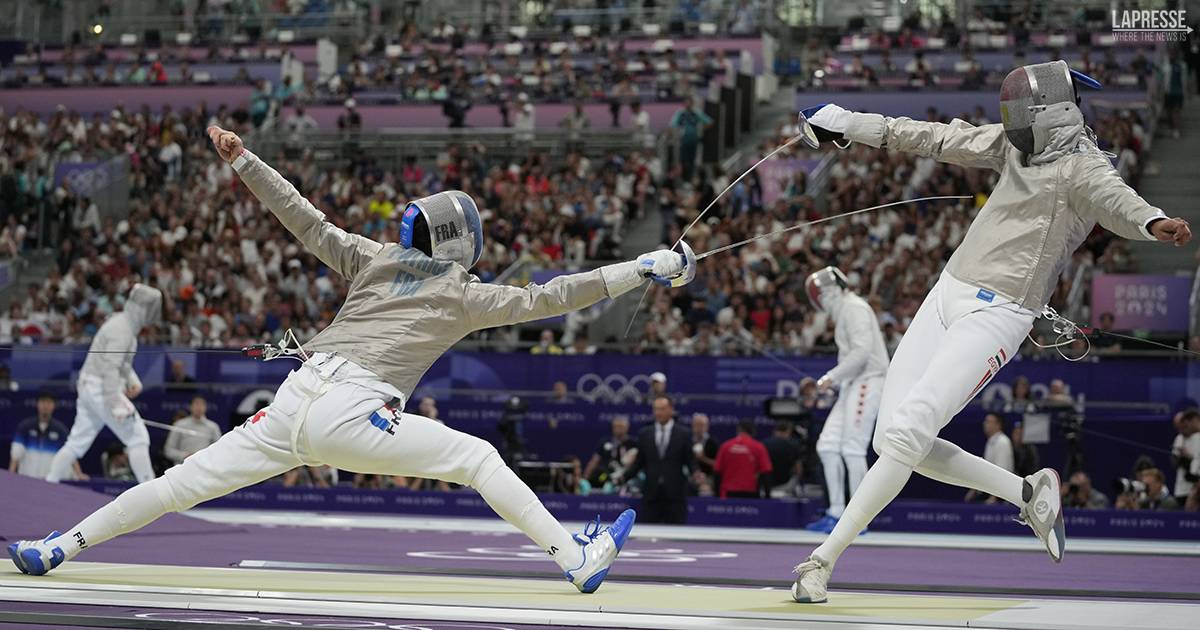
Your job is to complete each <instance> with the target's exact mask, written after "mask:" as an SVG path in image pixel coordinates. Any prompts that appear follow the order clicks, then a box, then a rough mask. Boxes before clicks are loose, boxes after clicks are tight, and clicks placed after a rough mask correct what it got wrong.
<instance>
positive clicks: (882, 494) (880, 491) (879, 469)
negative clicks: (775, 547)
mask: <svg viewBox="0 0 1200 630" xmlns="http://www.w3.org/2000/svg"><path fill="white" fill-rule="evenodd" d="M910 476H912V469H911V468H909V467H908V466H906V465H904V464H902V463H900V462H899V461H897V460H895V459H892V458H891V457H888V456H887V455H882V456H880V458H879V461H877V462H875V465H874V466H872V467H871V469H870V470H868V471H867V474H866V475H865V476H864V477H863V480H862V484H860V485H859V486H858V491H857V492H855V493H854V496H852V497H850V504H849V505H847V506H846V510H845V511H844V512H842V517H841V518H840V519H839V520H838V524H837V526H836V527H834V528H833V533H832V534H830V535H829V537H828V538H826V539H825V542H823V543H821V546H820V547H817V548H816V550H815V551H813V554H812V555H814V556H816V557H818V558H820V559H821V560H823V561H825V562H826V563H827V564H829V565H830V566H832V565H833V564H834V563H836V562H837V560H838V558H839V557H841V555H842V552H843V551H845V550H846V547H849V546H850V543H851V542H853V541H854V539H855V537H857V536H858V533H859V532H861V531H862V530H863V528H864V527H866V526H867V524H868V523H870V522H871V519H873V518H875V515H876V514H879V511H880V510H882V509H883V508H884V507H887V504H888V503H891V502H892V499H895V498H896V495H898V494H900V490H901V489H902V488H904V484H905V483H907V482H908V478H909V477H910Z"/></svg>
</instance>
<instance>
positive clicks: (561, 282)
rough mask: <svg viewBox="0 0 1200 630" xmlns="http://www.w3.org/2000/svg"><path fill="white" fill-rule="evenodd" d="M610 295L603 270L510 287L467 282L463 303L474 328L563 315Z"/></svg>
mask: <svg viewBox="0 0 1200 630" xmlns="http://www.w3.org/2000/svg"><path fill="white" fill-rule="evenodd" d="M606 297H608V290H607V287H606V285H605V282H604V276H603V275H601V273H600V271H599V270H598V269H597V270H593V271H588V272H584V273H576V274H571V275H569V276H559V277H557V278H554V279H553V280H551V281H550V282H547V283H546V284H529V285H527V286H525V287H511V286H507V285H502V284H485V283H482V282H468V283H467V284H466V285H465V287H464V289H463V305H464V307H465V309H466V316H467V319H468V321H469V323H470V326H471V329H472V330H480V329H483V328H491V327H493V326H505V325H508V324H519V323H521V322H530V321H534V320H538V319H545V318H547V317H555V316H557V315H563V314H565V313H568V312H570V311H576V310H579V309H581V308H586V307H588V306H591V305H592V304H595V303H596V302H599V301H600V300H603V299H604V298H606Z"/></svg>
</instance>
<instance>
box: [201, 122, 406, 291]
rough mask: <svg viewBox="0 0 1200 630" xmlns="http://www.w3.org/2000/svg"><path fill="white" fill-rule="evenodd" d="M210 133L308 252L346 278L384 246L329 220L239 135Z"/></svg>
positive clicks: (215, 130)
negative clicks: (247, 148) (260, 157)
mask: <svg viewBox="0 0 1200 630" xmlns="http://www.w3.org/2000/svg"><path fill="white" fill-rule="evenodd" d="M208 136H209V138H211V139H212V141H213V145H214V146H216V148H217V153H219V154H220V155H221V158H222V159H224V160H226V161H228V162H229V163H230V164H232V165H233V169H234V170H235V171H237V172H238V176H239V177H241V179H242V183H244V184H246V187H247V188H249V189H250V192H252V193H254V196H255V197H257V198H258V200H259V201H260V202H262V204H263V205H264V206H266V207H267V209H269V210H270V211H271V213H272V214H274V215H275V217H276V218H278V219H279V222H280V223H282V224H283V226H284V227H286V228H287V229H288V231H289V232H291V233H292V234H293V235H294V236H295V237H296V238H297V239H299V240H300V242H301V243H303V244H304V247H305V248H307V249H308V251H310V252H312V253H313V254H315V255H316V257H317V258H320V259H321V262H323V263H325V264H326V265H328V266H329V267H330V268H331V269H333V270H334V271H337V272H338V273H340V274H342V276H343V277H344V278H346V279H347V280H350V279H353V278H354V275H355V274H357V273H358V270H359V269H360V268H362V266H363V265H365V264H366V263H367V261H369V260H370V259H371V258H373V257H375V255H376V254H378V253H379V250H381V249H383V245H380V244H379V243H377V242H375V241H373V240H371V239H369V238H367V237H365V236H360V235H358V234H350V233H348V232H346V231H345V230H343V229H341V228H339V227H337V226H336V225H334V224H332V223H330V222H329V221H328V220H326V218H325V214H324V213H322V212H321V211H320V210H317V209H316V208H315V207H313V205H312V204H311V203H309V201H308V200H307V199H305V198H304V196H303V195H301V194H300V191H298V190H296V187H295V186H292V184H291V182H289V181H288V180H286V179H284V177H283V176H282V175H280V174H279V172H278V171H276V170H275V169H273V168H271V167H270V166H268V165H267V164H266V162H263V161H262V160H260V159H259V158H258V156H256V155H254V154H253V153H251V152H249V151H247V150H246V149H245V148H244V147H243V146H242V140H241V138H239V137H238V136H237V134H235V133H233V132H230V131H226V130H224V129H221V128H220V127H209V128H208Z"/></svg>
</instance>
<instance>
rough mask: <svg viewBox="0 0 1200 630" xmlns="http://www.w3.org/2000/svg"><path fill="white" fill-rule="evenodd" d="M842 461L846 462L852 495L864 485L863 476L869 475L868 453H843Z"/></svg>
mask: <svg viewBox="0 0 1200 630" xmlns="http://www.w3.org/2000/svg"><path fill="white" fill-rule="evenodd" d="M842 461H844V462H846V477H847V482H848V483H849V485H850V496H854V493H855V492H857V491H858V486H860V485H862V480H863V477H865V476H866V475H867V456H866V455H843V456H842Z"/></svg>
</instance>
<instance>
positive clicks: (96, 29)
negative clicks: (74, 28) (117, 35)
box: [92, 24, 104, 35]
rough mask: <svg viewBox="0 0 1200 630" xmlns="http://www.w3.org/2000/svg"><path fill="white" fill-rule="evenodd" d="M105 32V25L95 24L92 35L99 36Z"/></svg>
mask: <svg viewBox="0 0 1200 630" xmlns="http://www.w3.org/2000/svg"><path fill="white" fill-rule="evenodd" d="M103 32H104V25H103V24H94V25H92V34H93V35H99V34H100V33H103Z"/></svg>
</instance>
